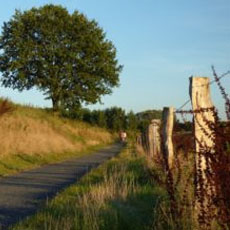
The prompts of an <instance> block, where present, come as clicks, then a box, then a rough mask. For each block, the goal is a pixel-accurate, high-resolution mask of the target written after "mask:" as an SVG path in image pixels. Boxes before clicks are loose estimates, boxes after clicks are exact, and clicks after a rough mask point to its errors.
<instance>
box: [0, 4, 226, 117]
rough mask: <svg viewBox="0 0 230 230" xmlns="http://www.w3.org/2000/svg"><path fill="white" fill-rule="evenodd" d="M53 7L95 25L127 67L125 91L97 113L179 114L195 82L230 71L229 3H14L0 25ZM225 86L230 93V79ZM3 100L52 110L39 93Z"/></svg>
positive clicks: (12, 94)
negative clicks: (24, 13) (15, 16)
mask: <svg viewBox="0 0 230 230" xmlns="http://www.w3.org/2000/svg"><path fill="white" fill-rule="evenodd" d="M49 3H52V4H58V5H62V6H64V7H66V8H67V9H68V10H69V12H70V13H72V12H73V11H74V10H78V11H80V12H81V13H84V14H85V15H86V16H87V17H88V18H89V19H95V20H96V21H97V22H98V23H99V25H100V26H101V27H102V28H103V29H104V31H105V32H106V38H108V39H109V40H111V41H112V42H113V44H114V45H115V47H116V49H117V58H118V60H119V63H120V64H121V65H123V66H124V68H123V71H122V73H121V75H120V87H119V88H115V89H114V90H113V94H112V95H107V96H104V97H102V102H103V104H101V105H100V104H96V105H93V106H90V108H91V109H104V108H107V107H111V106H118V107H122V108H123V109H125V110H126V111H130V110H133V111H134V112H139V111H143V110H149V109H162V107H164V106H173V107H175V108H178V107H180V106H181V105H182V104H183V103H184V102H185V101H187V100H188V99H189V90H188V88H189V77H190V76H206V77H210V78H211V79H212V78H213V76H212V70H211V65H214V66H215V69H216V71H217V73H218V74H220V75H221V74H222V73H224V72H226V71H228V70H230V13H229V12H230V1H229V0H193V1H185V0H173V1H172V0H164V1H162V0H141V1H140V0H66V1H64V0H10V1H4V3H2V4H1V8H0V25H1V26H2V25H3V22H4V21H8V20H9V19H10V18H11V17H12V15H13V14H14V11H15V9H20V10H22V11H23V10H28V9H30V8H31V7H34V6H35V7H38V6H42V5H44V4H49ZM222 83H223V84H224V86H225V88H226V90H227V91H228V92H229V93H230V76H227V77H225V78H223V79H222ZM211 95H212V99H213V101H214V104H215V105H216V106H217V108H218V109H219V110H220V113H221V114H222V115H223V111H224V106H223V105H224V101H223V99H222V98H221V94H220V92H219V90H218V88H217V86H216V85H215V84H213V85H212V86H211ZM0 96H3V97H8V98H10V99H11V100H13V101H15V102H19V103H22V104H32V105H35V106H40V107H49V106H51V102H50V101H47V100H45V99H44V96H43V95H42V93H41V92H38V91H36V90H35V89H33V90H30V91H25V92H23V93H19V92H17V91H13V90H12V89H5V88H0ZM189 107H191V106H190V105H188V106H187V107H186V108H189Z"/></svg>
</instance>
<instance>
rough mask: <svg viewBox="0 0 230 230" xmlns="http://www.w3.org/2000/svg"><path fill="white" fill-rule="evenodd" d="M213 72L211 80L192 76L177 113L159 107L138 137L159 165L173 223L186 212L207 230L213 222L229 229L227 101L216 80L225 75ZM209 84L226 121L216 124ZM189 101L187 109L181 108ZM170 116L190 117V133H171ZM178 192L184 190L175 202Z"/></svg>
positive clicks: (229, 103) (229, 128)
mask: <svg viewBox="0 0 230 230" xmlns="http://www.w3.org/2000/svg"><path fill="white" fill-rule="evenodd" d="M212 70H213V76H214V80H213V81H210V79H209V78H207V77H191V78H190V86H189V94H190V99H189V100H188V101H186V102H185V103H184V104H183V105H182V106H181V107H180V108H179V109H177V110H175V109H174V108H173V107H165V108H163V116H162V120H152V122H151V124H150V125H149V127H148V128H147V130H146V131H145V132H143V133H142V134H141V136H139V137H138V138H137V142H138V144H139V145H141V146H142V147H143V149H144V150H145V152H146V154H147V156H148V157H149V158H150V159H151V161H152V162H153V164H159V163H160V164H161V166H163V167H162V168H163V170H164V172H165V173H164V174H165V182H166V183H165V184H166V187H167V192H168V194H169V198H170V208H171V216H172V219H174V221H175V223H176V224H179V223H178V220H179V219H180V218H179V217H180V216H182V215H185V212H187V211H188V209H190V211H191V212H192V213H193V217H194V222H195V223H196V224H197V226H199V228H200V229H206V230H208V229H213V225H214V224H217V225H218V226H220V227H221V228H220V229H230V199H229V195H230V148H229V146H230V145H229V143H230V100H229V98H228V95H227V93H226V91H225V89H224V87H223V86H222V84H221V82H220V79H221V78H223V77H225V76H227V75H229V72H227V73H225V74H223V75H221V76H220V77H219V76H218V75H217V74H216V72H215V69H214V68H212ZM213 83H217V85H218V87H219V89H220V91H221V93H222V95H223V98H224V100H225V110H226V116H227V121H220V119H219V117H218V113H217V109H216V108H215V107H214V105H213V103H212V100H211V96H210V84H213ZM189 102H191V105H192V109H191V110H182V109H183V108H184V107H185V105H187V104H188V103H189ZM175 114H177V115H178V114H179V115H181V117H182V120H184V121H185V115H187V114H190V115H192V120H193V122H192V124H193V125H192V126H193V128H192V131H191V132H175V127H174V126H175V117H176V115H175ZM185 122H186V121H185ZM183 167H184V168H183ZM182 178H183V182H182V183H181V184H182V185H180V188H178V186H179V181H180V180H182ZM178 190H180V191H181V190H182V191H183V192H182V194H180V198H178V194H177V191H178ZM191 190H192V191H191ZM191 194H192V195H191ZM191 212H190V214H191Z"/></svg>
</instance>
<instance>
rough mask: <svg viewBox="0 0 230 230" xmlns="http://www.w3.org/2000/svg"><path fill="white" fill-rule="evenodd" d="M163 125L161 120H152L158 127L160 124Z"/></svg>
mask: <svg viewBox="0 0 230 230" xmlns="http://www.w3.org/2000/svg"><path fill="white" fill-rule="evenodd" d="M160 123H161V120H160V119H152V120H151V124H156V125H158V124H160Z"/></svg>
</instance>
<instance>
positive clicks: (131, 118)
mask: <svg viewBox="0 0 230 230" xmlns="http://www.w3.org/2000/svg"><path fill="white" fill-rule="evenodd" d="M126 128H127V129H128V130H132V131H135V130H137V128H138V119H137V116H136V115H135V114H134V113H133V111H130V112H129V113H128V114H127V120H126Z"/></svg>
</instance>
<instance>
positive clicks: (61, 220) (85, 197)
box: [12, 148, 165, 230]
mask: <svg viewBox="0 0 230 230" xmlns="http://www.w3.org/2000/svg"><path fill="white" fill-rule="evenodd" d="M164 195H165V194H164V193H162V190H161V189H159V187H157V186H156V187H154V182H153V181H151V179H150V177H149V171H148V168H147V166H146V161H145V160H144V159H143V157H140V156H135V154H133V149H132V150H131V149H130V148H126V150H125V151H124V152H123V153H122V154H121V155H120V156H119V157H116V158H114V159H113V160H111V161H109V162H108V163H106V164H104V165H103V166H101V167H100V168H99V169H96V170H94V171H93V172H91V173H90V174H89V175H87V176H85V177H84V178H83V179H82V180H81V181H80V183H79V184H76V185H74V186H71V187H70V188H68V189H67V190H66V191H64V192H63V193H61V194H60V195H58V196H57V197H56V198H55V199H54V200H52V201H51V202H48V203H47V205H46V207H45V208H44V209H42V210H41V211H40V212H39V213H37V214H36V215H35V216H33V217H30V218H28V219H27V220H24V221H23V222H21V223H19V224H18V225H16V226H14V227H13V228H12V229H14V230H19V229H24V230H26V229H30V230H35V229H36V230H38V229H42V230H51V229H52V230H53V229H55V230H59V229H60V230H62V229H65V230H70V229H71V230H89V229H90V230H113V229H114V230H124V229H127V230H129V229H130V230H140V229H143V230H144V229H146V230H147V229H151V227H152V221H153V219H152V218H153V215H154V207H155V205H156V204H157V201H158V200H159V199H161V198H162V197H163V196H164Z"/></svg>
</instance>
